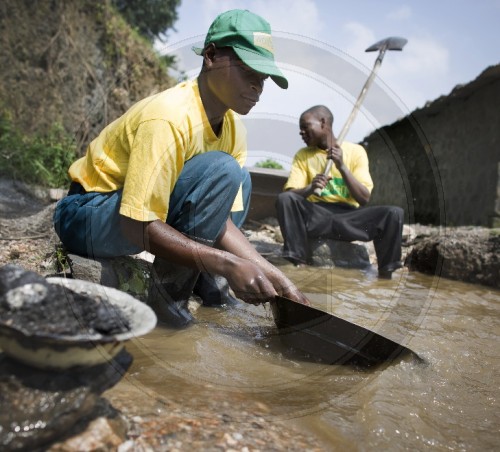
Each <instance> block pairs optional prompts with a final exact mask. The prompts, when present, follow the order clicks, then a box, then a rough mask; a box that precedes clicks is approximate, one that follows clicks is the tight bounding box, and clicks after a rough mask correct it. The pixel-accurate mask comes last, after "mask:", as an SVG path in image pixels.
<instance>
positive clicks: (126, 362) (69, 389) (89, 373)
mask: <svg viewBox="0 0 500 452" xmlns="http://www.w3.org/2000/svg"><path fill="white" fill-rule="evenodd" d="M131 363H132V356H131V355H130V354H129V353H128V352H126V351H125V350H123V351H122V352H121V353H119V354H118V355H117V356H116V357H115V359H114V360H113V361H111V362H109V363H106V364H101V365H98V366H93V367H89V368H80V369H72V370H67V371H58V372H50V371H43V370H40V369H36V368H33V367H31V366H26V365H23V364H20V363H18V362H16V361H15V360H13V359H11V358H7V357H6V356H5V355H4V354H1V353H0V406H1V407H2V409H1V410H0V449H1V450H34V449H35V448H37V447H41V446H47V445H48V444H50V443H51V442H53V441H55V440H58V439H60V438H61V437H63V436H65V435H71V429H72V428H73V427H74V426H75V425H76V424H77V423H78V422H80V428H82V426H83V425H85V424H86V423H88V422H89V421H90V420H91V419H92V418H95V417H96V412H95V410H96V407H98V402H99V403H101V402H100V394H101V393H102V392H104V391H105V390H106V389H109V388H111V387H112V386H114V385H115V384H116V383H117V382H118V381H119V380H120V379H121V378H122V376H123V374H124V373H125V372H126V371H127V369H128V368H129V367H130V364H131ZM101 404H102V403H101ZM80 450H88V449H80Z"/></svg>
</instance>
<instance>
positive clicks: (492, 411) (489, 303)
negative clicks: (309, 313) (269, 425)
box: [117, 266, 500, 450]
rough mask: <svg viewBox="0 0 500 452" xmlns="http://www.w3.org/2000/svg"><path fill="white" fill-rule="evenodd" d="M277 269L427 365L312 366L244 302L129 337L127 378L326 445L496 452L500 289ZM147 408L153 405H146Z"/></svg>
mask: <svg viewBox="0 0 500 452" xmlns="http://www.w3.org/2000/svg"><path fill="white" fill-rule="evenodd" d="M283 269H284V270H285V272H286V273H287V275H288V276H289V277H290V278H291V279H292V280H293V281H294V282H295V283H296V284H297V285H298V286H299V287H300V288H301V289H302V290H303V291H304V292H306V293H307V294H308V295H309V296H310V299H311V301H312V302H313V304H314V305H315V306H316V307H318V308H320V309H323V310H325V311H327V312H330V313H332V314H335V315H336V316H338V317H342V318H344V319H346V320H349V321H351V322H354V323H357V324H359V325H361V326H365V327H367V328H369V329H372V330H374V331H377V332H379V333H381V334H384V335H386V336H387V337H389V338H391V339H393V340H395V341H397V342H400V343H402V344H403V345H406V346H408V347H410V348H411V349H412V350H414V351H415V352H417V353H418V354H419V355H420V356H422V357H423V358H424V359H425V360H426V361H427V365H422V364H419V363H417V362H415V361H414V360H411V359H404V360H400V361H396V362H394V363H391V364H387V365H383V366H380V367H377V368H373V369H368V370H360V369H356V368H353V367H350V366H337V365H335V366H332V365H323V364H319V363H313V362H307V361H305V360H303V359H300V357H299V358H297V356H296V355H291V354H290V352H289V351H287V350H286V349H284V348H283V346H282V345H281V343H280V341H279V337H278V335H277V334H276V333H277V332H276V329H275V327H274V322H273V319H272V316H271V313H270V309H269V308H267V309H266V308H265V307H263V306H257V307H255V306H251V305H245V304H243V305H241V307H239V308H234V309H232V310H223V309H214V308H200V309H199V310H198V312H197V314H196V317H197V319H198V321H199V323H198V324H196V325H194V326H192V327H190V328H188V329H186V330H182V331H174V330H169V329H166V328H163V327H161V326H159V327H157V328H156V329H155V330H154V331H153V332H152V333H151V334H149V335H148V336H146V337H143V338H140V339H137V340H135V341H133V342H132V343H131V344H130V345H128V346H127V349H128V350H129V352H130V353H132V355H133V356H134V363H133V365H132V368H131V370H130V372H129V375H128V376H127V379H126V380H127V382H128V383H129V384H130V383H131V384H132V385H136V386H137V387H141V388H145V389H144V394H145V396H144V397H145V398H151V399H155V398H157V399H167V400H171V401H173V402H176V403H179V404H180V405H181V406H182V407H183V409H184V410H185V411H186V412H187V413H190V414H193V415H196V413H197V411H198V409H199V407H208V408H209V407H212V406H213V407H214V409H220V407H221V406H223V407H224V410H225V411H226V412H228V413H229V414H230V415H231V417H232V419H234V420H235V421H238V420H239V421H241V422H244V421H245V419H246V416H247V414H248V413H252V414H258V415H260V416H262V417H263V418H265V419H267V420H268V421H273V420H288V421H289V422H291V423H294V424H296V425H298V426H300V428H302V429H304V430H307V431H310V432H312V433H314V434H315V435H316V436H318V437H319V438H321V439H322V440H323V441H324V442H325V444H326V445H329V446H332V447H335V446H337V447H345V446H346V444H349V445H350V446H351V447H352V448H356V449H360V450H373V449H375V448H380V449H387V448H390V449H395V450H400V449H419V450H421V449H423V448H427V447H437V448H439V449H445V448H446V449H450V448H451V449H470V450H479V449H481V450H484V449H493V448H495V447H497V445H498V441H499V428H498V426H499V425H500V412H499V410H498V387H499V385H500V372H498V369H499V364H500V357H499V354H498V351H497V350H498V342H499V335H500V334H499V332H500V293H499V291H496V290H493V289H491V290H490V289H488V288H484V287H480V286H474V285H469V284H463V283H460V282H456V281H449V280H444V279H440V278H433V277H429V276H425V275H421V274H417V273H411V274H408V273H407V272H402V273H400V274H399V275H397V276H396V275H395V277H394V278H393V280H391V281H386V280H378V279H376V278H373V277H372V276H370V275H366V274H364V273H362V272H360V271H358V270H344V269H318V268H314V269H311V268H307V269H295V268H294V267H292V266H287V267H284V268H283ZM120 384H121V383H120ZM117 389H119V390H121V389H120V388H117ZM125 390H126V388H125ZM126 396H127V395H126V394H124V397H126ZM143 407H144V408H143V409H144V410H145V412H146V411H147V410H150V404H148V403H147V401H146V400H145V401H144V404H143ZM242 407H243V408H242ZM138 408H139V411H140V409H141V407H140V406H139V407H138ZM138 414H141V413H140V412H139V413H138Z"/></svg>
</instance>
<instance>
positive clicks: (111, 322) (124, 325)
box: [0, 264, 130, 336]
mask: <svg viewBox="0 0 500 452" xmlns="http://www.w3.org/2000/svg"><path fill="white" fill-rule="evenodd" d="M0 318H1V319H2V323H3V324H4V325H9V326H12V327H17V328H20V329H22V330H24V331H26V332H29V333H37V334H49V335H61V336H74V335H82V334H83V335H95V334H101V335H104V336H106V335H115V334H119V333H125V332H128V331H130V322H129V320H128V319H127V318H126V317H125V316H124V315H123V314H122V312H121V311H120V310H119V309H117V308H115V307H114V306H113V305H112V304H111V303H110V302H109V301H108V300H107V299H106V298H103V297H101V296H95V295H93V296H88V295H85V294H80V293H76V292H74V291H72V290H70V289H68V288H65V287H63V286H60V285H58V284H50V283H48V282H47V281H46V280H45V278H43V277H42V276H40V275H38V274H36V273H35V272H30V271H26V270H24V269H23V268H21V267H19V266H16V265H12V264H8V265H5V266H4V267H2V268H0Z"/></svg>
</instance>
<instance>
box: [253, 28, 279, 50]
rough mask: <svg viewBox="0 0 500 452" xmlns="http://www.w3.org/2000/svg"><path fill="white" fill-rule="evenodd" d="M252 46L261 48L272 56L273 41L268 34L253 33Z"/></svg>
mask: <svg viewBox="0 0 500 452" xmlns="http://www.w3.org/2000/svg"><path fill="white" fill-rule="evenodd" d="M253 44H254V45H255V46H259V47H262V48H263V49H266V50H267V51H269V52H271V53H272V54H273V55H274V48H273V40H272V38H271V35H270V34H269V33H262V32H261V31H255V32H254V33H253Z"/></svg>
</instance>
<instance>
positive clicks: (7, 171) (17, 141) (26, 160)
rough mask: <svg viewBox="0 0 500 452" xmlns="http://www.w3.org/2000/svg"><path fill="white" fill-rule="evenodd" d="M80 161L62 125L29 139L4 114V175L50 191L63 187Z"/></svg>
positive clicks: (0, 154)
mask: <svg viewBox="0 0 500 452" xmlns="http://www.w3.org/2000/svg"><path fill="white" fill-rule="evenodd" d="M76 157H77V154H76V146H75V143H74V141H73V140H72V139H71V137H70V136H69V135H68V133H67V132H66V131H65V130H64V128H63V126H62V125H61V124H58V123H56V124H54V125H53V126H52V127H51V128H50V130H48V131H47V133H45V134H43V135H35V136H33V137H28V136H25V135H23V134H21V132H19V130H17V129H16V128H15V127H14V126H13V124H12V119H11V117H10V115H9V114H8V113H7V112H6V111H0V175H3V176H8V177H10V178H14V179H17V180H21V181H23V182H26V183H31V184H38V185H42V186H46V187H63V186H65V185H67V182H68V181H69V176H68V174H67V171H68V168H69V166H70V165H71V163H72V162H73V161H74V160H75V159H76Z"/></svg>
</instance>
